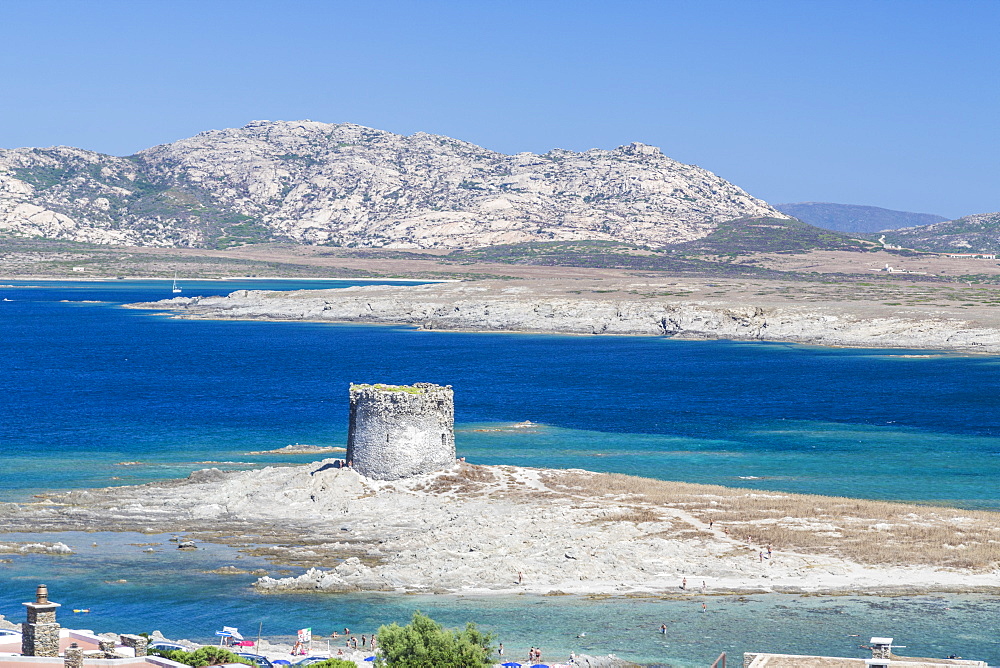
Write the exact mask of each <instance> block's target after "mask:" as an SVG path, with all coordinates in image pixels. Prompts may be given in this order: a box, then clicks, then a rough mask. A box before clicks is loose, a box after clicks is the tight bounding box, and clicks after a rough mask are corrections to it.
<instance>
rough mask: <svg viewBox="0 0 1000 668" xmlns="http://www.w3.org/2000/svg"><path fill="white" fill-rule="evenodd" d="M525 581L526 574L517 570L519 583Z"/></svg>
mask: <svg viewBox="0 0 1000 668" xmlns="http://www.w3.org/2000/svg"><path fill="white" fill-rule="evenodd" d="M522 582H524V576H522V575H521V571H518V572H517V584H521V583H522Z"/></svg>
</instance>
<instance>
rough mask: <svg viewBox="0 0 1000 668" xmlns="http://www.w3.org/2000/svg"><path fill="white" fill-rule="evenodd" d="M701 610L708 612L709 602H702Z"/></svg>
mask: <svg viewBox="0 0 1000 668" xmlns="http://www.w3.org/2000/svg"><path fill="white" fill-rule="evenodd" d="M701 611H702V612H708V604H707V603H702V604H701Z"/></svg>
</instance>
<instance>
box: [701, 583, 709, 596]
mask: <svg viewBox="0 0 1000 668" xmlns="http://www.w3.org/2000/svg"><path fill="white" fill-rule="evenodd" d="M707 586H708V585H707V584H705V581H704V580H702V581H701V593H702V594H704V593H705V588H706V587H707Z"/></svg>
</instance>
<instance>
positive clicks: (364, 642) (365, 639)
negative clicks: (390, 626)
mask: <svg viewBox="0 0 1000 668" xmlns="http://www.w3.org/2000/svg"><path fill="white" fill-rule="evenodd" d="M365 647H368V636H366V635H365V634H364V633H362V634H361V649H364V648H365Z"/></svg>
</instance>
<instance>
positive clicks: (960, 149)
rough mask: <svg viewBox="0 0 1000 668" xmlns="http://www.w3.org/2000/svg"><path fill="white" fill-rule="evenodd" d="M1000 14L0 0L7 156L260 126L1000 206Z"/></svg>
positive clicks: (878, 198) (939, 204)
mask: <svg viewBox="0 0 1000 668" xmlns="http://www.w3.org/2000/svg"><path fill="white" fill-rule="evenodd" d="M998 33H1000V1H998V0H982V1H972V0H967V1H961V0H952V1H950V2H930V1H921V0H909V1H906V2H898V1H893V0H882V1H868V2H850V1H839V2H837V1H832V0H830V1H827V2H819V1H811V0H800V1H798V2H784V1H778V0H774V1H767V0H756V1H755V0H744V1H740V2H734V1H722V0H717V1H713V0H696V1H692V2H687V1H666V0H664V1H661V2H641V1H633V2H629V1H627V0H626V1H618V2H610V1H608V2H591V1H588V0H575V1H572V2H570V1H567V2H563V1H561V0H533V1H530V2H521V1H518V0H513V1H506V2H492V1H489V0H481V1H478V2H477V1H476V0H465V1H461V2H458V1H454V2H453V1H445V0H422V1H419V2H417V1H413V2H407V1H402V0H398V1H396V0H383V1H380V0H370V1H368V2H364V1H362V0H357V1H355V2H338V1H336V0H328V1H326V2H320V1H307V0H299V1H296V0H290V1H289V0H282V1H279V0H274V1H271V2H263V1H260V0H240V1H238V2H236V1H228V0H215V1H212V0H199V1H197V2H191V1H188V0H160V1H158V2H153V1H150V0H128V1H119V0H94V1H90V2H85V1H83V0H74V1H70V0H61V1H53V0H0V82H2V85H0V91H2V103H0V147H3V148H14V147H19V146H51V145H56V144H64V145H71V146H79V147H83V148H88V149H92V150H96V151H101V152H105V153H112V154H116V155H126V154H130V153H134V152H136V151H139V150H142V149H144V148H148V147H150V146H153V145H156V144H160V143H165V142H170V141H173V140H176V139H180V138H183V137H188V136H191V135H193V134H196V133H198V132H201V131H203V130H208V129H212V128H223V127H238V126H241V125H244V124H245V123H247V122H249V121H251V120H257V119H271V120H277V119H282V120H297V119H304V118H308V119H312V120H316V121H326V122H353V123H359V124H362V125H367V126H371V127H375V128H380V129H383V130H390V131H392V132H398V133H403V134H410V133H413V132H417V131H421V130H422V131H425V132H432V133H438V134H445V135H449V136H452V137H456V138H459V139H464V140H467V141H471V142H473V143H476V144H480V145H482V146H485V147H487V148H490V149H494V150H497V151H502V152H505V153H516V152H519V151H533V152H545V151H547V150H549V149H551V148H555V147H558V148H566V149H572V150H586V149H588V148H593V147H598V148H613V147H615V146H618V145H620V144H624V143H628V142H631V141H642V142H645V143H648V144H653V145H656V146H659V147H660V148H661V149H662V150H663V152H664V153H666V154H667V155H669V156H671V157H673V158H676V159H678V160H681V161H683V162H688V163H693V164H697V165H700V166H702V167H705V168H706V169H709V170H711V171H713V172H716V173H717V174H719V175H720V176H723V177H724V178H727V179H729V180H730V181H733V182H734V183H736V184H737V185H739V186H741V187H743V188H745V189H747V190H748V191H749V192H750V193H751V194H753V195H756V196H758V197H761V198H764V199H766V200H768V201H771V202H795V201H830V202H842V203H850V204H868V205H875V206H883V207H887V208H893V209H903V210H909V211H920V212H929V213H937V214H940V215H944V216H949V217H957V216H961V215H965V214H970V213H981V212H986V211H997V210H1000V137H998V135H1000V131H998V127H1000V49H998V48H997V47H996V39H997V37H996V36H997V34H998Z"/></svg>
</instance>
